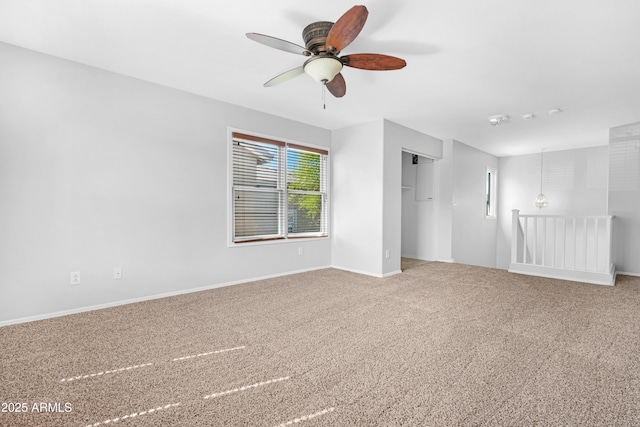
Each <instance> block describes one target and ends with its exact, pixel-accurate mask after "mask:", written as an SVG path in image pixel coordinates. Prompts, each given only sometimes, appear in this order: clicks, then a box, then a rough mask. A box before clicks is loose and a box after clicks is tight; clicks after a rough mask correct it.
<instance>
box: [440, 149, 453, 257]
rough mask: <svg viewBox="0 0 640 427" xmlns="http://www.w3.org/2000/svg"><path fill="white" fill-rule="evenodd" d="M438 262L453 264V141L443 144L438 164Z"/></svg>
mask: <svg viewBox="0 0 640 427" xmlns="http://www.w3.org/2000/svg"><path fill="white" fill-rule="evenodd" d="M436 166H437V174H438V187H437V194H436V197H437V203H436V209H437V212H438V214H437V217H438V226H437V230H436V231H437V234H438V257H437V260H438V261H442V262H453V261H454V260H453V248H452V244H453V240H452V239H453V140H451V139H445V140H444V141H443V142H442V160H439V161H438V163H437V165H436Z"/></svg>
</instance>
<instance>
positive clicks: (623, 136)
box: [609, 122, 640, 275]
mask: <svg viewBox="0 0 640 427" xmlns="http://www.w3.org/2000/svg"><path fill="white" fill-rule="evenodd" d="M609 149H610V157H609V215H614V216H615V218H614V220H613V231H614V233H613V262H614V263H615V264H616V268H617V270H618V271H619V272H622V273H629V274H633V275H640V122H639V123H632V124H629V125H625V126H620V127H615V128H612V129H611V130H610V145H609Z"/></svg>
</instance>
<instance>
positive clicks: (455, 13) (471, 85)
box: [0, 0, 640, 156]
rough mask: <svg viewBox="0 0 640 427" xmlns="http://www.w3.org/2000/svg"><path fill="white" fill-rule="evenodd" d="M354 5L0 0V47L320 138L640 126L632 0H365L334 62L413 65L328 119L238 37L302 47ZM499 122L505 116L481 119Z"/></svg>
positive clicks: (600, 134) (263, 51) (518, 145)
mask: <svg viewBox="0 0 640 427" xmlns="http://www.w3.org/2000/svg"><path fill="white" fill-rule="evenodd" d="M354 4H358V3H354V2H352V1H344V0H324V1H319V2H305V1H300V0H271V1H268V2H267V1H261V0H233V1H221V0H0V41H3V42H6V43H10V44H13V45H17V46H21V47H24V48H28V49H33V50H35V51H39V52H43V53H46V54H50V55H54V56H57V57H61V58H66V59H70V60H73V61H77V62H80V63H83V64H88V65H91V66H94V67H99V68H103V69H106V70H110V71H114V72H117V73H121V74H125V75H129V76H133V77H137V78H139V79H143V80H147V81H150V82H154V83H158V84H161V85H165V86H169V87H173V88H177V89H181V90H185V91H188V92H192V93H196V94H200V95H203V96H206V97H211V98H215V99H219V100H222V101H227V102H231V103H234V104H239V105H243V106H246V107H249V108H254V109H258V110H262V111H267V112H270V113H273V114H276V115H279V116H284V117H287V118H290V119H294V120H298V121H301V122H305V123H310V124H314V125H317V126H320V127H323V128H328V129H338V128H341V127H345V126H348V125H351V124H356V123H363V122H367V121H371V120H376V119H380V118H387V119H390V120H393V121H395V122H397V123H399V124H402V125H405V126H408V127H411V128H413V129H416V130H419V131H421V132H424V133H427V134H429V135H432V136H435V137H437V138H442V139H444V138H451V139H456V140H458V141H461V142H464V143H466V144H469V145H471V146H474V147H477V148H479V149H481V150H484V151H487V152H489V153H492V154H494V155H497V156H506V155H514V154H523V153H531V152H539V151H540V150H542V149H546V150H549V151H550V150H562V149H570V148H575V147H587V146H596V145H605V144H607V143H608V129H609V128H610V127H614V126H620V125H624V124H628V123H633V122H637V121H640V21H639V17H640V1H638V0H608V1H606V2H605V1H603V0H537V1H521V0H483V1H478V0H396V1H393V2H392V1H384V0H370V1H366V2H364V3H363V4H364V5H366V6H367V8H368V10H369V19H368V21H367V24H366V25H365V27H364V29H363V30H362V32H361V33H360V36H359V37H358V39H356V40H355V41H354V42H353V43H352V44H351V45H349V46H348V47H347V48H346V49H345V50H344V51H343V54H349V53H384V54H389V55H394V56H399V57H401V58H404V59H405V60H406V61H407V67H406V68H404V69H402V70H398V71H379V72H376V71H363V70H358V69H353V68H345V69H344V70H343V75H344V77H345V79H346V82H347V94H346V96H345V97H344V98H341V99H336V98H333V97H332V96H331V95H329V94H328V93H327V107H326V110H323V109H322V91H321V86H320V85H319V84H317V83H315V82H313V81H312V80H311V79H310V78H309V77H308V76H306V75H302V76H300V77H297V78H296V79H294V80H290V81H288V82H286V83H283V84H281V85H279V86H275V87H271V88H264V87H262V84H263V83H264V82H266V81H267V80H269V79H271V78H272V77H274V76H276V75H277V74H280V73H281V72H283V71H286V70H289V69H291V68H295V67H297V66H299V65H301V64H302V62H303V61H304V57H302V56H296V55H294V54H291V53H287V52H283V51H280V50H275V49H272V48H269V47H267V46H264V45H261V44H258V43H255V42H253V41H251V40H249V39H248V38H246V37H245V33H246V32H258V33H263V34H268V35H271V36H274V37H278V38H282V39H285V40H288V41H291V42H294V43H296V44H300V45H304V42H303V41H302V36H301V32H302V28H303V27H304V26H306V25H307V24H309V23H311V22H314V21H319V20H328V21H335V20H337V19H338V18H339V17H340V16H341V15H342V14H343V13H344V12H345V11H346V10H348V9H349V8H350V7H351V6H353V5H354ZM554 108H562V109H563V110H564V112H563V113H561V114H556V115H549V114H548V113H547V112H548V111H549V110H551V109H554ZM499 113H502V114H508V115H510V116H511V120H510V122H509V123H508V124H506V125H502V126H497V127H493V126H489V124H488V122H487V117H488V116H491V115H494V114H499ZM526 113H534V114H535V115H536V116H537V117H536V118H535V119H533V120H529V121H527V120H524V119H523V118H522V115H523V114H526Z"/></svg>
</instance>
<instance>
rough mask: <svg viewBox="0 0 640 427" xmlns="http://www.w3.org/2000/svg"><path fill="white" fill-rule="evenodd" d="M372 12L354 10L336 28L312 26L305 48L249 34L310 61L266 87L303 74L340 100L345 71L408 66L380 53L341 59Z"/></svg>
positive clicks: (307, 30) (321, 23) (327, 24)
mask: <svg viewBox="0 0 640 427" xmlns="http://www.w3.org/2000/svg"><path fill="white" fill-rule="evenodd" d="M368 14H369V12H368V11H367V8H366V7H364V6H353V7H352V8H351V9H349V10H348V11H347V12H346V13H345V14H344V15H342V16H341V17H340V18H339V19H338V20H337V21H336V22H335V24H334V23H333V22H328V21H319V22H313V23H311V24H309V25H307V26H306V27H305V28H304V30H303V31H302V38H303V40H304V42H305V47H302V46H299V45H297V44H295V43H291V42H288V41H286V40H282V39H278V38H275V37H271V36H266V35H264V34H258V33H247V37H249V38H250V39H251V40H254V41H257V42H258V43H262V44H265V45H267V46H270V47H273V48H276V49H280V50H284V51H286V52H291V53H295V54H299V55H303V56H307V57H309V59H307V60H306V61H305V62H304V64H303V65H301V66H300V67H296V68H294V69H292V70H289V71H286V72H284V73H282V74H280V75H278V76H276V77H274V78H272V79H271V80H269V81H268V82H266V83H265V84H264V86H265V87H269V86H275V85H277V84H279V83H283V82H285V81H287V80H290V79H292V78H294V77H296V76H299V75H300V74H302V73H305V72H306V73H307V74H309V75H310V76H311V77H312V78H313V79H314V80H316V81H318V82H320V83H322V84H323V85H325V86H326V87H327V89H328V90H329V92H331V94H332V95H333V96H335V97H337V98H340V97H342V96H344V95H345V93H346V91H347V86H346V83H345V81H344V77H343V76H342V73H341V71H342V67H343V66H345V65H346V66H347V67H352V68H360V69H362V70H377V71H379V70H399V69H400V68H403V67H404V66H405V65H407V63H406V62H405V61H404V59H400V58H396V57H394V56H389V55H381V54H377V53H357V54H352V55H345V56H338V55H339V54H340V52H341V51H342V50H343V49H344V48H345V47H347V46H348V45H349V44H350V43H351V42H352V41H353V40H355V38H356V37H357V36H358V34H360V31H361V30H362V27H364V24H365V22H366V20H367V16H368Z"/></svg>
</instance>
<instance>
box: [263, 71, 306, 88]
mask: <svg viewBox="0 0 640 427" xmlns="http://www.w3.org/2000/svg"><path fill="white" fill-rule="evenodd" d="M302 73H304V67H302V66H300V67H297V68H294V69H293V70H289V71H285V72H284V73H282V74H278V75H277V76H275V77H274V78H272V79H271V80H269V81H268V82H266V83H265V84H264V87H271V86H275V85H277V84H280V83H284V82H286V81H287V80H291V79H292V78H294V77H297V76H299V75H300V74H302Z"/></svg>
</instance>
